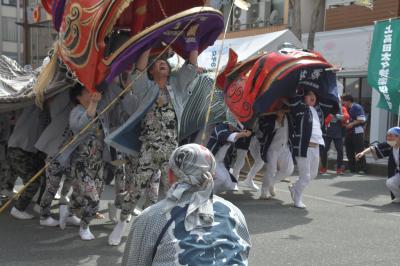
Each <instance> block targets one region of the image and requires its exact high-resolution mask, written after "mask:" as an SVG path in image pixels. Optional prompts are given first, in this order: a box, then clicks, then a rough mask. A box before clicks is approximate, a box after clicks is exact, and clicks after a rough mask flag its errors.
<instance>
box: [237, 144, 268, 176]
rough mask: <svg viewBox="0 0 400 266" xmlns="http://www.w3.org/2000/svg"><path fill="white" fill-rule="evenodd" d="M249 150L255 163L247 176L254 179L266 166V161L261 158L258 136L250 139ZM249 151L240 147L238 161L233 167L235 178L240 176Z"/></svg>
mask: <svg viewBox="0 0 400 266" xmlns="http://www.w3.org/2000/svg"><path fill="white" fill-rule="evenodd" d="M249 151H250V154H251V157H253V159H254V164H253V166H252V167H251V169H250V171H249V173H248V174H247V176H246V178H251V179H253V178H254V177H255V176H256V174H257V173H258V171H260V170H261V169H262V168H263V166H264V161H263V160H262V159H261V153H260V142H259V141H258V139H257V137H256V136H253V137H252V138H251V141H250V146H249ZM246 155H247V151H246V150H243V149H238V150H237V154H236V162H235V165H234V167H233V172H232V173H233V176H234V177H235V178H237V179H238V178H239V174H240V170H242V168H243V166H244V163H245V159H246Z"/></svg>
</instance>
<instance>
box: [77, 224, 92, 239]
mask: <svg viewBox="0 0 400 266" xmlns="http://www.w3.org/2000/svg"><path fill="white" fill-rule="evenodd" d="M79 236H80V237H81V239H82V240H93V239H95V237H94V235H93V234H92V232H90V228H89V226H88V227H87V228H86V229H85V228H82V227H81V228H79Z"/></svg>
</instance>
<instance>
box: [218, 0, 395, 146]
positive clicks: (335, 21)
mask: <svg viewBox="0 0 400 266" xmlns="http://www.w3.org/2000/svg"><path fill="white" fill-rule="evenodd" d="M299 1H301V29H302V33H303V34H302V40H301V41H302V43H303V47H306V45H307V39H308V32H309V30H310V26H311V17H312V11H313V9H314V5H315V2H316V1H314V0H299ZM211 2H213V1H211ZM217 2H227V4H226V5H225V6H221V11H223V13H224V17H225V20H227V17H228V15H229V14H228V13H229V8H230V4H228V3H230V1H217ZM248 2H250V3H251V7H250V10H249V11H247V12H243V11H240V10H239V9H238V8H234V10H233V14H232V15H231V17H232V18H231V20H230V21H226V23H228V25H229V32H228V34H227V38H228V39H229V38H240V37H246V36H254V35H259V34H264V33H269V32H276V31H281V30H283V29H287V28H289V29H290V28H291V24H292V22H291V21H290V12H292V11H291V10H290V9H289V1H288V0H276V1H274V0H258V1H256V0H253V1H251V0H248ZM355 2H356V1H354V0H353V1H349V0H326V5H325V8H324V10H322V11H320V13H321V14H322V16H320V18H319V21H318V22H317V24H318V27H317V33H316V36H315V42H314V46H315V47H314V50H316V51H318V52H320V53H321V54H322V55H323V56H324V57H325V58H326V59H327V60H328V61H329V62H331V63H332V64H334V65H336V66H338V67H340V68H342V70H341V71H340V72H338V73H337V75H338V81H339V82H340V83H341V84H342V85H343V92H340V93H349V94H351V95H352V96H353V97H354V98H355V101H357V102H359V103H360V104H361V105H362V106H363V107H364V109H365V112H366V115H367V119H368V120H367V124H366V137H367V138H366V142H374V141H382V140H384V138H385V134H386V130H387V129H388V128H389V127H391V126H393V125H395V124H397V116H394V115H392V114H390V113H389V112H387V111H385V110H382V109H379V108H376V105H377V103H378V101H379V93H377V92H376V91H375V90H374V89H372V88H371V87H370V86H369V85H368V83H367V74H368V60H369V53H370V47H371V41H372V33H373V29H374V22H375V21H378V20H385V19H389V18H395V17H399V16H400V0H374V1H372V2H373V8H372V9H370V8H367V7H364V6H359V5H356V3H355ZM322 8H323V7H322Z"/></svg>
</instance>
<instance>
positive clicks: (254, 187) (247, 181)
mask: <svg viewBox="0 0 400 266" xmlns="http://www.w3.org/2000/svg"><path fill="white" fill-rule="evenodd" d="M242 185H243V186H245V187H248V188H250V189H252V190H254V191H258V190H259V189H260V188H259V187H258V186H257V185H256V184H254V181H253V179H251V178H246V179H245V180H244V181H243V182H242Z"/></svg>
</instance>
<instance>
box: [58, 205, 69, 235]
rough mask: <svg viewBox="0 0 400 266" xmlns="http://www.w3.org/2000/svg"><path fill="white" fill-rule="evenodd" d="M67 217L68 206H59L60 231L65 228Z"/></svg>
mask: <svg viewBox="0 0 400 266" xmlns="http://www.w3.org/2000/svg"><path fill="white" fill-rule="evenodd" d="M68 216H69V211H68V206H67V205H60V228H61V229H62V230H64V229H65V226H67V218H68Z"/></svg>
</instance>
